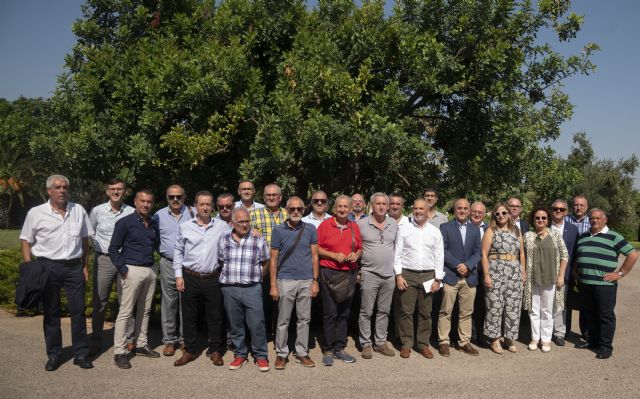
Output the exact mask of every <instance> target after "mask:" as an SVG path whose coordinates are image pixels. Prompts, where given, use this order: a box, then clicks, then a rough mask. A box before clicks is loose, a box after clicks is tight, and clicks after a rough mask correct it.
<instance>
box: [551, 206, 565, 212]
mask: <svg viewBox="0 0 640 399" xmlns="http://www.w3.org/2000/svg"><path fill="white" fill-rule="evenodd" d="M551 209H552V210H553V211H554V212H564V211H566V210H567V208H556V207H553V208H551Z"/></svg>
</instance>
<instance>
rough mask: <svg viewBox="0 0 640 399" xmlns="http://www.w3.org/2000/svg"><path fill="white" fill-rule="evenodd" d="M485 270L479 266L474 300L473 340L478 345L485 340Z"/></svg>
mask: <svg viewBox="0 0 640 399" xmlns="http://www.w3.org/2000/svg"><path fill="white" fill-rule="evenodd" d="M484 295H485V294H484V272H483V270H482V266H479V267H478V285H477V286H476V298H475V300H474V302H473V316H472V319H473V324H472V327H473V330H472V331H471V340H472V341H474V342H475V343H476V344H477V345H480V344H482V343H484V342H485V337H484V315H485V312H486V309H485V303H484Z"/></svg>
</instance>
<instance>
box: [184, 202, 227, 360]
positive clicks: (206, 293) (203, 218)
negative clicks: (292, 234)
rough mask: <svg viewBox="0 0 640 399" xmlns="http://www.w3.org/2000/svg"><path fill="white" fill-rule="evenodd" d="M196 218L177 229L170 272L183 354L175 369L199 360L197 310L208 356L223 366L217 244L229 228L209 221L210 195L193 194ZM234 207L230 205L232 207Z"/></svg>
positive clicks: (223, 223) (214, 221) (223, 344)
mask: <svg viewBox="0 0 640 399" xmlns="http://www.w3.org/2000/svg"><path fill="white" fill-rule="evenodd" d="M195 201H196V217H195V218H193V219H191V220H190V221H188V222H186V223H183V224H181V225H180V226H179V227H178V236H177V237H176V248H175V251H174V258H173V269H174V272H175V278H176V288H177V289H178V291H180V292H181V295H180V304H181V307H182V317H183V322H184V327H183V330H184V346H185V352H184V353H183V354H182V357H181V358H180V359H178V360H176V361H175V362H174V363H173V364H174V365H175V366H184V365H185V364H187V363H189V362H191V361H192V360H195V359H196V358H197V357H198V354H197V350H198V346H197V340H198V308H199V306H202V307H203V308H204V312H205V319H206V321H207V337H208V342H209V350H208V354H209V356H210V358H211V361H212V362H213V364H214V365H215V366H222V365H223V364H224V362H223V360H222V354H223V353H224V349H225V339H224V319H223V315H222V294H221V291H220V284H219V282H218V278H219V277H220V268H219V266H218V243H219V242H220V239H221V238H222V236H223V235H225V234H228V233H229V231H230V230H231V228H230V227H229V225H228V224H227V223H226V222H225V221H223V220H220V219H218V220H216V219H212V218H211V210H212V208H213V194H211V193H210V192H208V191H200V192H198V193H197V194H196V197H195ZM232 205H233V203H232Z"/></svg>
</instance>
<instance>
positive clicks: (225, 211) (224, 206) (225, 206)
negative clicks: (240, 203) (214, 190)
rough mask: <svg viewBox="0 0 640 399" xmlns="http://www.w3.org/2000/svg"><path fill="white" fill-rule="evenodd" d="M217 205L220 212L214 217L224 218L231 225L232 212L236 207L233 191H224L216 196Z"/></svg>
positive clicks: (217, 218)
mask: <svg viewBox="0 0 640 399" xmlns="http://www.w3.org/2000/svg"><path fill="white" fill-rule="evenodd" d="M216 207H217V208H218V214H217V215H216V217H215V218H214V219H216V220H222V221H224V222H226V223H227V224H228V225H231V212H232V211H233V209H234V208H235V207H236V205H235V204H234V203H233V195H231V193H222V194H220V195H218V198H216Z"/></svg>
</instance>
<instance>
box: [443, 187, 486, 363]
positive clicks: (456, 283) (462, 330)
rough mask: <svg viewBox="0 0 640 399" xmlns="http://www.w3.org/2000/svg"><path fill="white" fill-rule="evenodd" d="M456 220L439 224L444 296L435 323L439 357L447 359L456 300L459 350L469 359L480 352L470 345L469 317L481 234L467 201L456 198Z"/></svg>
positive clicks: (476, 283)
mask: <svg viewBox="0 0 640 399" xmlns="http://www.w3.org/2000/svg"><path fill="white" fill-rule="evenodd" d="M453 208H454V217H455V219H454V220H452V221H450V222H447V223H443V224H442V225H440V232H441V233H442V240H443V242H444V279H443V282H444V294H443V298H442V306H441V307H440V315H439V320H438V335H439V344H440V346H439V348H438V352H439V353H440V355H441V356H444V357H449V355H450V351H449V346H450V341H449V332H450V331H451V314H452V313H453V305H454V304H455V303H456V298H457V300H458V308H459V318H458V320H459V321H458V337H459V341H458V349H459V350H461V351H463V352H464V353H466V354H468V355H472V356H478V355H479V352H478V350H477V349H476V348H474V347H473V346H472V345H471V343H470V340H471V332H472V331H471V315H472V314H473V302H474V300H475V297H476V286H477V285H478V267H477V266H478V262H480V258H481V252H480V231H479V230H478V228H476V227H475V226H473V225H472V224H471V222H469V220H468V218H469V208H470V205H469V201H467V200H466V199H464V198H460V199H458V200H457V201H456V202H455V204H454V206H453Z"/></svg>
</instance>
